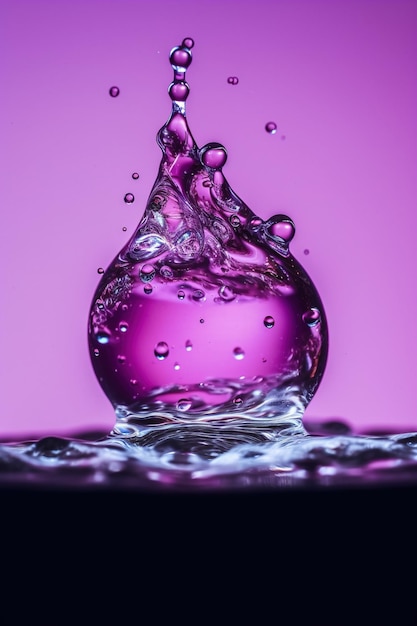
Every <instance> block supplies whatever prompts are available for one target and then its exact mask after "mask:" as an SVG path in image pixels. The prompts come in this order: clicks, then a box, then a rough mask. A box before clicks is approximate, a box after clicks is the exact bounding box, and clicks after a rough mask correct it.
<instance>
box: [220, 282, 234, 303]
mask: <svg viewBox="0 0 417 626" xmlns="http://www.w3.org/2000/svg"><path fill="white" fill-rule="evenodd" d="M219 296H220V297H221V299H222V300H224V301H225V302H231V301H232V300H234V299H235V298H236V294H235V292H234V291H233V289H232V288H231V287H229V286H228V285H222V286H221V287H220V289H219Z"/></svg>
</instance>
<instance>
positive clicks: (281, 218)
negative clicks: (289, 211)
mask: <svg viewBox="0 0 417 626" xmlns="http://www.w3.org/2000/svg"><path fill="white" fill-rule="evenodd" d="M267 229H268V232H269V234H270V235H272V236H273V237H277V238H278V239H280V240H281V241H282V242H283V243H285V244H289V243H290V241H291V240H292V239H293V237H294V235H295V225H294V222H293V221H292V219H291V218H289V217H288V216H287V215H274V216H273V217H271V218H270V219H269V220H268V221H267Z"/></svg>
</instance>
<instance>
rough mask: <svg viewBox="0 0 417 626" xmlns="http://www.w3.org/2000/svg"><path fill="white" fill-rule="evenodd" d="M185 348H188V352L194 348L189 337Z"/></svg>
mask: <svg viewBox="0 0 417 626" xmlns="http://www.w3.org/2000/svg"><path fill="white" fill-rule="evenodd" d="M185 349H186V350H187V352H190V351H191V350H192V349H193V344H192V343H191V341H190V340H189V339H187V341H186V342H185Z"/></svg>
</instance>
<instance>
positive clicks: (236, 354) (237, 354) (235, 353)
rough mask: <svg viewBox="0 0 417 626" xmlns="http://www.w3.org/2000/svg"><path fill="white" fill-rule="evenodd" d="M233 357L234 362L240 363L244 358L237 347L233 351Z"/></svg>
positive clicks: (240, 349)
mask: <svg viewBox="0 0 417 626" xmlns="http://www.w3.org/2000/svg"><path fill="white" fill-rule="evenodd" d="M233 356H234V357H235V359H236V361H241V360H242V359H244V358H245V352H244V351H243V350H242V348H239V347H238V348H235V349H234V350H233Z"/></svg>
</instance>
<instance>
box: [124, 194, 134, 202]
mask: <svg viewBox="0 0 417 626" xmlns="http://www.w3.org/2000/svg"><path fill="white" fill-rule="evenodd" d="M124 201H125V202H126V203H127V204H132V202H134V201H135V196H134V195H133V193H127V194H126V195H125V197H124Z"/></svg>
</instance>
